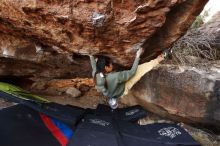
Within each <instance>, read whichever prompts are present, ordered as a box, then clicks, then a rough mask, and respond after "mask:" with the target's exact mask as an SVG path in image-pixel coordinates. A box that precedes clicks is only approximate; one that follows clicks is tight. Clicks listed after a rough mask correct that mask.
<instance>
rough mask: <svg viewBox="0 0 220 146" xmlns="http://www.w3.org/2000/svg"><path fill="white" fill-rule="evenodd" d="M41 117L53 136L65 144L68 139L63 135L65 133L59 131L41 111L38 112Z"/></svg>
mask: <svg viewBox="0 0 220 146" xmlns="http://www.w3.org/2000/svg"><path fill="white" fill-rule="evenodd" d="M39 114H40V117H41V119H42V120H43V122H44V124H45V125H46V127H47V128H48V129H49V130H50V132H51V133H52V134H53V136H54V137H55V138H56V139H57V140H58V141H59V143H60V144H61V145H62V146H66V145H67V142H68V139H67V138H66V137H65V135H64V134H63V133H62V132H61V131H60V129H59V128H57V126H56V125H55V124H54V123H53V121H52V120H51V119H50V118H48V117H47V116H45V115H43V114H42V113H39Z"/></svg>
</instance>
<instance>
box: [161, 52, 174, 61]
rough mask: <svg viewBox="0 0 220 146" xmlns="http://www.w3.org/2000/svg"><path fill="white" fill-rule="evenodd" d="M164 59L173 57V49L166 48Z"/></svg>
mask: <svg viewBox="0 0 220 146" xmlns="http://www.w3.org/2000/svg"><path fill="white" fill-rule="evenodd" d="M163 55H164V59H165V60H168V59H172V50H169V49H166V50H164V51H163Z"/></svg>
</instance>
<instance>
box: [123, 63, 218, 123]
mask: <svg viewBox="0 0 220 146" xmlns="http://www.w3.org/2000/svg"><path fill="white" fill-rule="evenodd" d="M219 72H220V67H219V62H215V63H210V64H207V66H204V67H203V68H202V67H201V68H200V69H198V68H195V67H183V66H182V67H179V66H176V65H161V66H159V67H158V68H155V69H154V70H152V71H151V72H149V73H147V74H146V75H145V76H144V77H143V78H142V79H141V80H140V81H139V82H138V83H137V84H136V85H135V86H134V87H133V88H132V90H131V92H130V94H129V95H128V96H127V97H124V98H122V102H123V103H125V104H130V105H131V104H140V105H143V106H144V107H145V108H146V109H147V110H149V111H151V112H153V113H156V114H159V115H162V116H163V117H168V118H171V119H173V120H175V121H181V122H187V123H205V124H210V125H215V126H218V127H220V124H219V123H220V90H219V89H220V80H219V79H220V75H219Z"/></svg>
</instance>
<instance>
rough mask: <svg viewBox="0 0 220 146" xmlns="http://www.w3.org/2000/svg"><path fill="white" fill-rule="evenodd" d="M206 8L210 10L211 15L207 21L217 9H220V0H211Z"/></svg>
mask: <svg viewBox="0 0 220 146" xmlns="http://www.w3.org/2000/svg"><path fill="white" fill-rule="evenodd" d="M204 10H209V16H208V17H207V18H206V20H205V21H206V22H207V21H209V20H210V19H211V17H212V16H213V15H214V14H215V13H216V12H217V11H220V0H209V2H208V3H207V4H206V6H205V8H204ZM204 10H203V12H204ZM203 12H202V13H203Z"/></svg>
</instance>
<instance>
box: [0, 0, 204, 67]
mask: <svg viewBox="0 0 220 146" xmlns="http://www.w3.org/2000/svg"><path fill="white" fill-rule="evenodd" d="M206 2H207V0H202V1H201V0H193V1H191V0H167V1H163V0H147V1H146V0H138V1H136V0H130V1H121V0H99V1H93V0H63V1H50V0H20V1H14V0H1V1H0V32H2V33H4V34H7V35H12V36H14V37H16V38H19V39H20V40H21V42H22V43H21V42H19V43H18V44H19V45H20V44H21V45H23V43H24V42H27V41H29V42H32V43H35V44H40V45H43V46H47V47H50V48H53V49H61V50H65V51H68V52H72V53H75V54H84V53H93V54H97V55H106V56H109V57H111V58H112V59H113V60H114V61H115V62H117V63H118V64H122V65H131V63H132V60H133V57H134V51H133V49H134V48H136V46H137V43H139V42H141V41H143V40H146V43H145V50H146V53H145V55H144V58H145V59H146V60H149V57H152V56H155V55H157V54H158V53H159V52H160V51H161V50H162V49H163V48H166V47H169V46H170V45H171V44H172V43H173V42H174V41H176V39H178V38H179V37H180V36H181V35H182V34H183V33H184V32H185V31H186V29H187V28H188V27H189V26H190V25H191V23H192V22H193V20H194V19H195V16H196V15H198V14H199V12H200V11H201V10H202V8H203V6H204V5H205V3H206ZM158 42H160V43H158ZM19 45H18V46H17V45H16V47H18V48H19V47H20V46H19ZM0 47H1V48H10V47H11V46H10V43H9V44H3V45H2V46H0ZM26 50H28V49H26Z"/></svg>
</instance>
